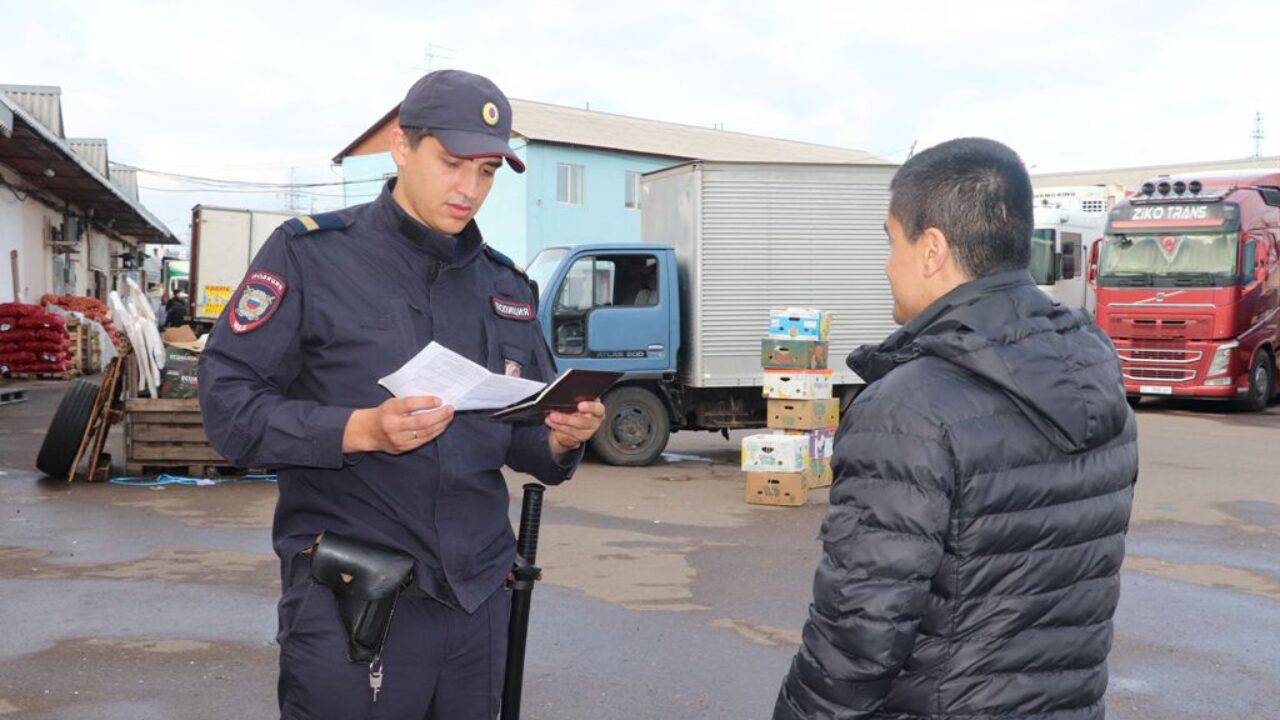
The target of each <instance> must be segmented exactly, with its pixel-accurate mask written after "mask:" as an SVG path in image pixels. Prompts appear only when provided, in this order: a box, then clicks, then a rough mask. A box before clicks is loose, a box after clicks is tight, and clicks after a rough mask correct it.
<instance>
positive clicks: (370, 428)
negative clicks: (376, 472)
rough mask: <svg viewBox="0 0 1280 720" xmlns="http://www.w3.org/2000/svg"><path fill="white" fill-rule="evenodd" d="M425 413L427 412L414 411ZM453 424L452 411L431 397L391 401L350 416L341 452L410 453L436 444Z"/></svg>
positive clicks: (449, 407)
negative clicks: (430, 443) (424, 446)
mask: <svg viewBox="0 0 1280 720" xmlns="http://www.w3.org/2000/svg"><path fill="white" fill-rule="evenodd" d="M420 410H426V411H429V412H419V413H418V414H416V415H414V414H413V413H414V412H415V411H420ZM452 421H453V407H452V406H450V405H444V406H442V405H441V403H440V400H439V399H438V398H434V397H408V398H391V399H390V400H388V401H386V402H384V403H382V404H381V405H379V406H378V407H376V408H365V409H363V410H356V411H355V412H353V413H351V417H350V418H349V419H348V420H347V427H346V430H345V431H344V432H343V434H342V452H384V453H391V454H392V455H399V454H401V453H406V452H409V451H410V450H415V449H417V448H420V447H422V446H423V445H426V444H427V443H429V442H431V441H432V440H435V439H436V438H437V437H439V436H440V433H442V432H444V431H445V429H446V428H448V427H449V423H450V422H452Z"/></svg>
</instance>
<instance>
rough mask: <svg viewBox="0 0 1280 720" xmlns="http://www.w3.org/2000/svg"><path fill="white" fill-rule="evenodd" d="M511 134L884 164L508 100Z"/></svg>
mask: <svg viewBox="0 0 1280 720" xmlns="http://www.w3.org/2000/svg"><path fill="white" fill-rule="evenodd" d="M511 114H512V125H513V126H512V132H513V133H515V134H517V135H520V136H523V137H525V138H528V139H530V140H538V141H542V142H551V143H560V144H564V145H585V146H588V147H595V148H605V149H610V150H621V151H623V152H632V153H639V154H644V155H661V156H666V157H672V158H682V159H688V160H693V159H697V160H725V161H755V162H807V163H863V162H873V163H882V162H884V160H882V159H880V158H877V157H875V156H873V155H871V154H870V153H868V152H866V151H864V150H855V149H851V148H841V147H832V146H829V145H815V144H813V143H805V142H797V141H794V140H780V139H777V138H769V137H762V136H760V135H748V134H746V133H738V132H729V131H727V130H717V129H714V128H704V127H697V126H693V125H680V124H677V123H670V122H662V121H659V120H647V119H644V118H637V117H629V116H626V115H614V114H612V113H603V112H598V111H595V110H583V109H580V108H571V107H565V106H563V105H549V104H547V103H539V102H532V101H530V100H514V99H513V100H512V101H511Z"/></svg>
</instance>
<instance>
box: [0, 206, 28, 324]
mask: <svg viewBox="0 0 1280 720" xmlns="http://www.w3.org/2000/svg"><path fill="white" fill-rule="evenodd" d="M14 251H17V253H18V260H19V263H21V262H24V261H25V260H26V251H25V250H24V249H23V245H22V201H20V200H18V198H17V197H16V196H14V194H13V193H12V192H9V189H8V188H0V302H12V301H13V300H14V299H16V298H17V296H16V295H15V294H14V285H13V270H12V261H11V260H10V257H11V256H10V253H12V252H14ZM20 272H22V271H21V269H20ZM25 281H26V275H25V273H23V275H22V277H21V278H20V279H19V281H18V282H19V283H22V282H25ZM19 289H20V288H19Z"/></svg>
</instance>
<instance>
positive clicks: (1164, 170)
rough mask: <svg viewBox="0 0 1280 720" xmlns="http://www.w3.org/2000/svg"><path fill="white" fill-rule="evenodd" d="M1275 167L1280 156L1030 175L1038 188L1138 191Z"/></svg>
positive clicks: (1279, 161) (1278, 165) (1279, 162)
mask: <svg viewBox="0 0 1280 720" xmlns="http://www.w3.org/2000/svg"><path fill="white" fill-rule="evenodd" d="M1276 167H1280V156H1271V157H1260V158H1241V159H1238V160H1208V161H1202V162H1188V163H1169V164H1166V165H1139V166H1134V167H1120V168H1110V169H1105V168H1104V169H1098V170H1079V171H1075V172H1057V173H1040V174H1037V175H1032V176H1031V184H1032V185H1035V186H1036V187H1038V188H1041V187H1058V186H1060V185H1119V186H1121V187H1123V188H1126V189H1128V190H1135V189H1137V188H1139V187H1142V183H1144V182H1146V181H1147V180H1150V179H1152V178H1155V177H1159V176H1161V175H1182V174H1187V173H1208V172H1215V171H1219V170H1236V171H1240V170H1244V171H1249V170H1271V169H1274V168H1276Z"/></svg>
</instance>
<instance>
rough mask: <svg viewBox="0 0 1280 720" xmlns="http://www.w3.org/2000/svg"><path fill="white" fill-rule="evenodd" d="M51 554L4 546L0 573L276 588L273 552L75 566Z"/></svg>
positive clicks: (173, 554)
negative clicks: (52, 556) (53, 560)
mask: <svg viewBox="0 0 1280 720" xmlns="http://www.w3.org/2000/svg"><path fill="white" fill-rule="evenodd" d="M50 556H51V553H47V552H42V551H39V550H31V549H28V548H15V547H0V575H3V576H4V577H7V578H39V579H44V580H60V579H68V578H76V579H81V578H105V579H108V580H126V581H138V582H150V581H155V582H171V583H200V584H210V585H220V586H222V585H238V586H249V587H265V588H273V589H274V588H275V587H276V586H277V584H278V582H279V575H278V573H277V565H276V558H275V556H274V555H265V554H255V553H245V552H235V551H230V550H204V549H174V548H168V549H164V550H160V551H158V552H155V553H152V554H151V555H148V556H147V557H144V558H139V559H137V560H130V561H127V562H122V563H110V564H101V565H75V564H67V563H61V562H57V563H52V562H48V560H49V558H50Z"/></svg>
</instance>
